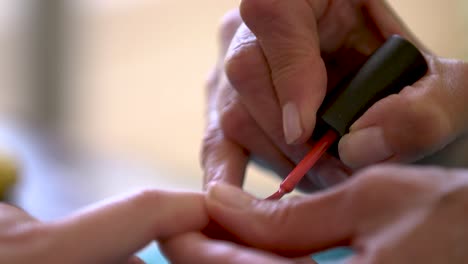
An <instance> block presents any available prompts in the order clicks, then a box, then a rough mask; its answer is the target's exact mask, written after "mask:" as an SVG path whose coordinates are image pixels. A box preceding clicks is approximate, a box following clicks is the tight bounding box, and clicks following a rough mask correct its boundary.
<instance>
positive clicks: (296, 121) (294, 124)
mask: <svg viewBox="0 0 468 264" xmlns="http://www.w3.org/2000/svg"><path fill="white" fill-rule="evenodd" d="M283 128H284V137H285V139H286V143H288V144H294V143H295V142H296V141H297V140H298V139H299V138H300V137H301V136H302V133H304V130H303V129H302V124H301V117H300V116H299V109H298V108H297V105H296V104H295V103H292V102H288V103H287V104H285V105H284V106H283Z"/></svg>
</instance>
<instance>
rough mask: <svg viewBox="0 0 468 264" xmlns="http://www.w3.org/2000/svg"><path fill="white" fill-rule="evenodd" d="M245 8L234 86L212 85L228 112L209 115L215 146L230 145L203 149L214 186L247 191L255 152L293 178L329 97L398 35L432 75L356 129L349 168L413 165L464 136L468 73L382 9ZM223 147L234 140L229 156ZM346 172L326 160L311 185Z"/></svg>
mask: <svg viewBox="0 0 468 264" xmlns="http://www.w3.org/2000/svg"><path fill="white" fill-rule="evenodd" d="M240 10H241V15H242V18H243V21H244V22H245V24H242V25H241V26H240V27H239V29H238V30H237V33H236V35H235V36H234V37H233V39H232V43H231V46H230V48H229V51H228V52H227V55H226V68H225V70H226V72H227V79H228V80H229V82H227V81H222V80H224V79H225V77H222V78H220V80H221V81H218V82H217V83H216V85H214V82H212V83H211V85H210V86H211V87H212V89H211V90H210V91H211V93H212V94H218V95H217V96H212V97H210V104H217V105H220V106H224V107H218V108H210V109H211V111H210V113H211V114H212V113H213V112H216V116H217V119H216V120H213V119H210V120H209V122H210V127H217V129H211V130H208V132H207V138H208V139H213V138H216V139H222V140H206V141H205V144H204V146H205V151H204V160H205V162H204V168H205V173H206V182H209V181H210V180H213V179H214V180H218V179H222V180H224V181H227V182H229V183H235V184H238V185H239V184H240V182H241V181H242V177H243V174H242V173H243V169H244V167H245V166H244V164H245V163H246V162H247V160H248V155H247V154H251V155H252V156H254V157H257V158H258V159H260V160H262V161H263V162H264V163H267V164H269V165H270V166H271V167H272V168H273V169H274V170H275V171H276V172H277V173H278V174H279V175H281V176H284V175H285V174H287V172H289V171H290V169H291V168H292V166H294V164H296V163H297V162H298V161H299V160H300V159H301V158H302V157H303V155H304V153H305V152H307V150H308V149H309V146H308V143H307V140H308V139H309V138H310V136H311V133H312V131H313V129H314V126H315V119H316V112H317V109H318V108H319V107H320V104H321V103H322V100H323V98H324V96H325V94H326V91H327V89H331V88H332V87H334V86H335V85H336V83H337V82H338V81H340V80H341V79H342V78H343V77H344V76H346V75H348V74H349V73H351V72H352V71H353V70H354V69H356V68H357V67H359V65H361V63H363V62H364V61H365V59H366V58H367V57H368V56H369V55H370V54H371V53H372V52H373V51H374V50H375V49H376V48H377V47H379V46H380V45H381V44H382V43H383V42H384V41H385V39H386V38H387V37H389V36H390V35H392V34H399V35H402V36H404V37H406V38H407V39H409V40H411V41H412V42H413V43H415V44H416V45H417V46H418V47H419V48H420V49H421V50H422V51H425V53H426V58H427V61H428V63H429V66H430V70H429V72H428V74H427V75H426V77H424V78H423V79H421V80H420V81H419V82H417V83H415V84H414V85H412V86H409V87H406V88H405V89H404V90H403V91H402V92H401V93H400V94H398V95H394V96H390V97H388V98H386V99H384V100H381V101H380V102H378V103H377V104H375V105H374V106H373V107H371V108H370V109H369V110H368V111H367V112H366V113H365V114H364V115H363V116H362V117H361V118H360V119H359V120H358V121H357V122H356V123H355V124H354V125H353V126H352V127H351V131H350V133H349V134H348V135H346V136H345V137H343V138H342V139H341V141H340V144H339V153H340V157H341V159H342V161H343V162H344V163H345V164H346V165H347V166H349V167H351V168H360V167H364V166H367V165H370V164H374V163H379V162H385V161H393V162H395V161H398V162H412V161H415V160H419V159H421V158H423V157H425V156H427V155H430V154H432V153H435V152H437V151H438V150H440V149H442V148H443V147H444V146H445V145H447V144H448V143H450V142H451V141H452V140H453V139H455V138H456V137H458V136H459V135H461V134H463V133H464V132H465V131H466V124H468V120H466V118H465V114H464V113H465V112H466V110H468V109H466V104H465V103H464V101H465V99H464V98H467V97H468V89H465V87H466V83H467V82H468V80H467V77H466V76H467V72H468V67H467V65H466V64H465V63H463V62H460V61H455V60H446V59H442V58H438V57H436V56H434V55H432V54H430V53H429V52H428V51H427V50H426V49H425V48H424V47H422V45H421V44H419V43H418V41H417V40H415V38H414V37H413V36H412V35H411V33H409V31H408V30H407V29H406V28H405V26H404V25H403V24H402V23H401V22H400V21H399V20H398V17H397V16H396V15H395V14H394V13H393V12H392V10H390V8H389V7H388V6H387V5H386V3H385V2H384V1H371V0H364V1H326V0H313V1H312V0H308V1H306V0H295V1H272V0H261V1H258V0H256V1H253V0H244V1H242V3H241V7H240ZM239 20H240V19H239V18H237V21H239ZM230 31H233V30H232V29H230ZM225 46H226V45H225ZM218 69H219V70H218V75H219V76H224V73H223V71H222V68H220V67H218ZM213 87H214V88H213ZM233 89H234V90H235V91H233ZM213 91H214V92H213ZM217 91H224V92H217ZM226 94H228V95H229V96H226ZM219 142H230V144H229V145H230V146H229V149H230V151H228V150H226V151H223V149H228V148H225V147H223V146H222V144H220V143H219ZM287 143H292V144H293V145H291V144H287ZM232 164H236V165H242V166H240V167H239V166H238V167H236V166H234V165H232ZM346 172H347V170H346V169H344V167H343V166H342V165H340V163H339V162H338V161H337V160H334V159H332V158H331V157H329V156H327V157H325V158H324V159H323V160H322V162H320V163H319V164H318V166H316V168H315V170H314V171H313V172H311V173H310V175H308V176H309V177H308V178H309V180H310V183H311V184H309V185H308V187H314V186H315V187H323V186H324V185H325V186H326V185H330V184H333V183H336V182H339V181H341V180H342V179H343V178H346V176H347V173H346ZM317 176H319V177H317Z"/></svg>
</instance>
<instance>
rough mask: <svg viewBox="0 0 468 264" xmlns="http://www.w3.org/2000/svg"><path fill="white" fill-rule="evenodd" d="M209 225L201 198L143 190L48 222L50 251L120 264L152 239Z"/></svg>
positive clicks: (83, 260)
mask: <svg viewBox="0 0 468 264" xmlns="http://www.w3.org/2000/svg"><path fill="white" fill-rule="evenodd" d="M207 223H208V218H207V214H206V210H205V205H204V201H203V197H202V195H201V194H194V193H171V192H163V191H155V190H149V191H143V192H141V193H138V194H135V195H131V196H128V197H124V198H122V199H120V200H117V201H113V202H110V203H108V204H104V205H101V206H97V207H95V208H92V209H89V210H87V211H84V212H82V213H79V214H77V215H74V216H71V217H68V218H66V219H64V220H61V221H58V222H55V223H51V224H49V225H50V229H51V230H52V231H51V238H50V239H51V240H52V241H53V243H52V246H51V250H53V251H54V252H56V253H57V254H56V255H54V256H50V258H52V259H54V258H55V260H57V261H56V262H57V263H59V262H58V260H59V259H61V258H63V257H64V256H66V257H67V259H69V260H70V261H71V262H72V263H117V262H119V261H122V260H124V259H128V258H129V257H130V256H131V255H132V254H134V253H135V252H136V251H138V250H139V249H141V248H142V247H144V246H145V245H147V244H148V243H149V242H150V241H152V240H154V239H164V238H167V237H171V236H175V235H177V234H181V233H185V232H189V231H196V230H201V229H202V228H203V227H204V226H206V225H207ZM77 243H78V245H79V246H78V247H77V246H76V245H77ZM50 262H51V263H55V262H54V261H50Z"/></svg>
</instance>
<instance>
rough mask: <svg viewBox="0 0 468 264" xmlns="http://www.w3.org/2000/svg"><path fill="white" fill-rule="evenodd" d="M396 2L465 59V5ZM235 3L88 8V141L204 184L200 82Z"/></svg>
mask: <svg viewBox="0 0 468 264" xmlns="http://www.w3.org/2000/svg"><path fill="white" fill-rule="evenodd" d="M390 2H391V4H392V6H394V8H395V9H396V10H397V11H398V13H399V14H400V15H401V16H402V18H403V19H404V21H406V22H407V23H408V24H409V27H410V28H411V29H412V30H414V32H415V33H416V35H417V36H418V37H419V38H420V39H422V41H423V42H424V43H426V44H427V46H429V47H430V48H431V49H432V50H434V51H435V52H437V53H438V54H440V55H443V56H448V57H458V58H463V57H464V58H465V59H466V58H468V53H467V48H466V47H467V46H468V45H467V44H468V39H467V35H468V34H466V32H467V29H468V23H467V22H468V16H467V15H466V14H467V13H468V11H467V8H468V7H467V5H466V4H465V1H461V0H460V1H440V0H412V1H405V0H392V1H390ZM238 3H239V1H237V0H224V1H221V0H198V1H173V0H166V1H164V0H160V1H154V0H153V1H145V0H132V1H131V0H126V1H125V0H120V1H119V0H114V1H110V0H108V1H90V2H88V6H87V7H88V8H90V9H88V11H90V12H85V14H86V21H87V22H86V23H85V24H83V25H84V28H85V36H86V40H87V41H88V46H87V48H88V50H87V51H88V52H86V53H85V56H84V57H85V60H84V64H83V69H84V71H83V72H82V74H83V78H84V83H83V86H82V87H81V89H82V91H81V92H82V95H84V97H82V98H81V99H82V100H84V101H83V102H85V103H84V104H83V105H84V106H86V107H85V108H84V109H81V110H82V111H80V114H81V117H82V118H81V119H80V122H78V124H79V127H80V129H81V132H82V134H83V135H84V136H85V138H86V139H87V140H89V141H90V142H93V143H92V144H94V145H95V146H100V147H101V148H103V149H113V150H118V151H125V152H130V153H133V154H137V155H139V156H140V157H143V158H145V159H147V160H162V161H164V162H166V163H167V164H171V166H177V167H183V168H186V169H187V171H189V172H191V173H189V174H190V175H191V176H193V177H200V175H201V170H200V168H199V149H200V142H201V138H202V136H203V128H204V119H203V117H204V93H205V92H204V81H205V77H206V76H207V74H208V72H209V71H210V69H211V67H212V66H213V63H214V62H215V60H216V55H217V52H218V48H217V45H216V44H217V40H216V36H217V27H218V24H219V21H220V18H221V17H222V15H223V13H225V12H226V11H227V10H229V9H231V8H235V7H236V5H237V4H238ZM462 7H463V8H462Z"/></svg>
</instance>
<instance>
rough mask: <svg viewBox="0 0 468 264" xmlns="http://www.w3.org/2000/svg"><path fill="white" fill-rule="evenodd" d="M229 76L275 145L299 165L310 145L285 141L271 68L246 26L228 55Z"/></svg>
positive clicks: (235, 38)
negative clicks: (298, 144)
mask: <svg viewBox="0 0 468 264" xmlns="http://www.w3.org/2000/svg"><path fill="white" fill-rule="evenodd" d="M226 74H227V77H228V79H229V85H230V86H231V85H232V88H234V89H235V90H236V91H237V92H238V94H239V96H240V97H241V100H242V104H243V105H244V106H245V108H246V109H247V110H248V112H249V114H250V115H251V116H252V118H253V119H254V120H255V121H256V122H257V123H258V124H259V126H260V127H261V128H262V130H263V131H264V132H265V134H266V135H268V137H269V138H270V139H271V140H272V142H273V143H274V144H275V145H276V146H278V148H280V149H281V150H282V151H283V152H284V153H288V154H289V156H290V157H291V158H292V159H294V160H295V162H298V161H299V159H300V158H301V157H303V155H304V153H306V151H307V149H308V148H307V147H306V146H300V147H296V146H295V147H293V146H289V145H288V144H287V143H286V141H285V134H284V131H283V122H282V120H281V118H278V117H280V116H281V115H282V114H281V107H280V105H279V102H278V99H277V96H276V92H275V91H274V87H273V83H272V80H271V77H270V68H269V66H268V62H267V60H266V58H265V56H264V54H263V52H262V48H261V47H260V45H259V43H258V41H257V39H256V37H255V36H254V35H253V33H252V32H251V31H250V29H249V28H247V26H246V25H245V24H243V25H241V26H240V27H239V29H238V31H237V33H236V35H235V36H234V38H233V40H232V43H231V46H230V47H229V51H228V54H227V56H226Z"/></svg>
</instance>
